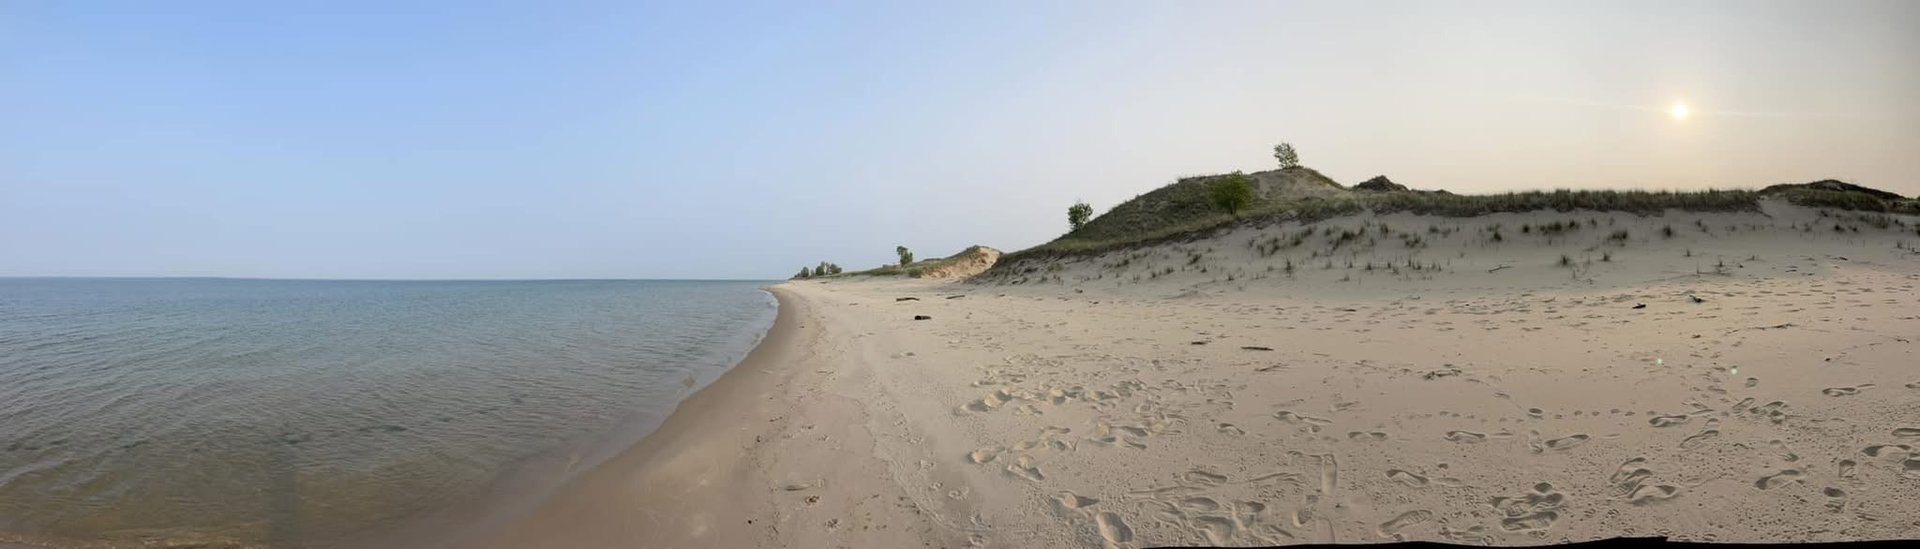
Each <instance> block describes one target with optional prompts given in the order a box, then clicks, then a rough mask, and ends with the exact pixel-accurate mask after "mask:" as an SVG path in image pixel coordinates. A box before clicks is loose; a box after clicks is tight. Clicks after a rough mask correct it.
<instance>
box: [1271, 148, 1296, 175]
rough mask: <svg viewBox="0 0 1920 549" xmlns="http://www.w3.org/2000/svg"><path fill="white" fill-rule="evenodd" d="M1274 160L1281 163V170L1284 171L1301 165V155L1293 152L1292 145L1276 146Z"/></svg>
mask: <svg viewBox="0 0 1920 549" xmlns="http://www.w3.org/2000/svg"><path fill="white" fill-rule="evenodd" d="M1273 159H1274V160H1278V161H1280V169H1283V170H1284V169H1287V168H1292V167H1296V166H1299V165H1300V153H1296V152H1293V144H1292V143H1281V144H1279V145H1274V146H1273Z"/></svg>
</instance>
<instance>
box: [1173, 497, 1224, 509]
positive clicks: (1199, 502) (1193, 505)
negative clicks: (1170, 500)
mask: <svg viewBox="0 0 1920 549" xmlns="http://www.w3.org/2000/svg"><path fill="white" fill-rule="evenodd" d="M1176 505H1177V506H1179V507H1180V509H1181V510H1183V511H1186V512H1189V513H1211V512H1214V511H1219V510H1220V502H1217V501H1214V500H1213V498H1208V497H1191V498H1186V499H1183V500H1180V501H1179V502H1178V503H1177V504H1176Z"/></svg>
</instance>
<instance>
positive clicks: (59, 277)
mask: <svg viewBox="0 0 1920 549" xmlns="http://www.w3.org/2000/svg"><path fill="white" fill-rule="evenodd" d="M0 280H253V281H276V282H769V281H776V280H786V279H783V278H781V279H775V278H312V277H265V276H168V275H161V276H150V275H105V276H92V275H0Z"/></svg>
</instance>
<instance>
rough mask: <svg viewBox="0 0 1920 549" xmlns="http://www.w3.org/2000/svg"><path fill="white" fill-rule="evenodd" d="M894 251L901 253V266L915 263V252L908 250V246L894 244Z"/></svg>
mask: <svg viewBox="0 0 1920 549" xmlns="http://www.w3.org/2000/svg"><path fill="white" fill-rule="evenodd" d="M893 253H896V254H900V266H901V267H905V266H907V265H911V264H913V252H912V251H910V250H908V249H907V247H906V246H894V247H893Z"/></svg>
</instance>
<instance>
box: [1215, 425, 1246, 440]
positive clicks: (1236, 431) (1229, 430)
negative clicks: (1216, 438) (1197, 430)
mask: <svg viewBox="0 0 1920 549" xmlns="http://www.w3.org/2000/svg"><path fill="white" fill-rule="evenodd" d="M1219 430H1220V432H1222V433H1226V434H1229V435H1233V436H1236V437H1237V436H1241V435H1245V434H1247V431H1246V430H1245V429H1241V428H1239V427H1235V426H1234V425H1233V424H1232V423H1222V424H1220V425H1219Z"/></svg>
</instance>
